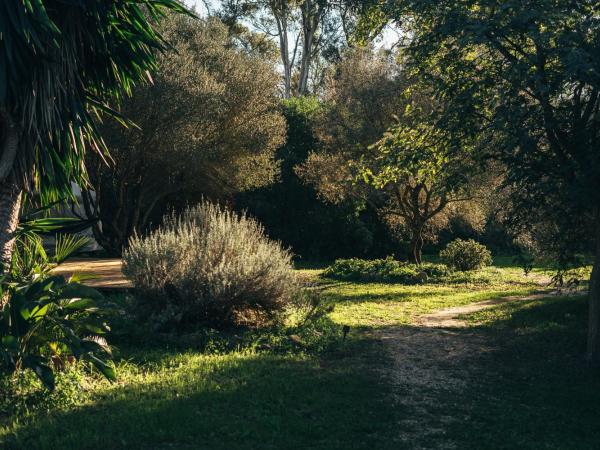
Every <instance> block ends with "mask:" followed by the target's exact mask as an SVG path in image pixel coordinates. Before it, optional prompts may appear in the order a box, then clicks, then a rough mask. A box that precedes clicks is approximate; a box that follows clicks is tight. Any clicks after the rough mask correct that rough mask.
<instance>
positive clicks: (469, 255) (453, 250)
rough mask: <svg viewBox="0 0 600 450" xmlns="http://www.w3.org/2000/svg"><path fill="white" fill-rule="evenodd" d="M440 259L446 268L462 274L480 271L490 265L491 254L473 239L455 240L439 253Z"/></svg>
mask: <svg viewBox="0 0 600 450" xmlns="http://www.w3.org/2000/svg"><path fill="white" fill-rule="evenodd" d="M440 258H441V260H442V261H443V262H444V263H445V264H447V265H448V267H450V268H452V269H455V270H461V271H463V272H465V271H467V270H476V269H481V268H482V267H485V266H489V265H490V264H491V263H492V253H491V252H490V251H489V250H488V249H487V248H486V247H485V245H482V244H480V243H479V242H477V241H474V240H473V239H468V240H466V241H463V240H462V239H455V240H454V241H452V242H450V243H449V244H448V245H447V246H446V248H445V249H443V250H442V251H441V252H440Z"/></svg>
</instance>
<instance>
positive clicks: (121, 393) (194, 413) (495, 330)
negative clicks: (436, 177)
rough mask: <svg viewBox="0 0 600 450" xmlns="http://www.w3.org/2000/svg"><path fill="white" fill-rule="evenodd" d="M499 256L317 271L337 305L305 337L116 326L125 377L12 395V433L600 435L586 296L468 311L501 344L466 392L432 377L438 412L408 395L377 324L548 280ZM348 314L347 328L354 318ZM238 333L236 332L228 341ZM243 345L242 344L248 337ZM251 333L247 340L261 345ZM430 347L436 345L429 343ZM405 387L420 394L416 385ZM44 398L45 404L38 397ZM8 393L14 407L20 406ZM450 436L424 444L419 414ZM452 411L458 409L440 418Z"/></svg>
mask: <svg viewBox="0 0 600 450" xmlns="http://www.w3.org/2000/svg"><path fill="white" fill-rule="evenodd" d="M506 266H508V267H503V268H494V267H492V268H488V269H485V270H483V271H482V272H480V273H479V274H478V275H477V276H475V277H470V278H469V279H456V280H453V281H452V282H448V283H446V284H426V285H420V286H400V285H389V284H388V285H386V284H366V283H365V284H358V283H346V282H344V283H340V282H331V281H324V282H321V281H318V280H319V279H318V276H319V269H314V268H313V269H304V270H302V271H301V272H302V276H303V277H305V278H308V279H313V280H317V281H318V282H319V285H318V287H317V288H316V289H321V290H322V291H323V295H324V296H325V299H326V301H327V302H330V303H332V304H334V305H335V309H334V311H333V312H332V313H330V314H329V316H328V317H326V318H324V319H323V321H322V323H321V324H320V327H321V328H320V329H315V328H311V329H310V330H307V331H306V332H305V334H303V335H302V338H303V339H304V340H305V341H306V343H307V344H306V346H305V348H296V349H295V348H293V347H292V346H290V345H287V344H286V345H280V344H281V342H284V341H285V339H286V338H285V336H283V337H282V336H275V337H270V338H269V337H267V338H265V339H264V341H261V342H263V343H264V342H266V343H267V344H269V345H255V344H252V343H251V342H252V340H244V338H243V337H241V338H240V337H235V338H236V339H238V338H239V341H236V340H235V339H233V344H230V345H224V346H223V345H214V346H210V345H206V342H203V344H202V345H196V344H195V343H194V340H193V339H192V340H190V341H180V342H177V341H174V342H172V341H169V340H168V339H162V338H158V337H153V336H145V338H143V339H139V338H136V339H132V340H128V339H127V338H126V336H127V334H124V335H118V333H117V337H116V342H115V343H116V345H117V350H118V351H117V365H118V373H119V381H118V382H117V383H115V384H112V385H111V384H109V383H108V382H106V381H103V380H100V379H99V378H95V377H90V376H85V377H82V376H81V372H80V371H77V370H73V371H72V372H70V373H66V374H63V375H62V376H61V381H60V385H61V387H62V390H61V391H59V392H57V393H55V394H52V395H51V396H47V395H46V398H44V396H43V395H40V394H39V393H35V394H34V391H33V389H32V385H33V384H34V383H33V382H30V383H21V384H20V387H19V389H21V391H22V394H23V395H22V396H21V400H20V403H19V404H18V405H17V406H11V403H10V402H9V401H6V399H5V401H4V402H3V401H2V399H0V444H3V446H4V447H5V448H19V449H20V448H27V449H97V448H98V449H100V448H102V449H106V448H109V449H118V448H127V449H129V448H132V449H188V448H189V449H349V448H352V449H398V448H414V447H415V446H416V444H418V445H419V446H420V447H421V448H446V447H447V446H448V443H450V444H451V446H453V447H454V448H461V449H462V448H473V449H482V448H560V449H563V448H564V449H577V448H582V449H584V448H586V449H587V448H599V446H600V444H599V443H600V422H599V421H598V418H599V417H600V407H599V406H598V405H599V404H600V374H598V373H597V372H594V371H591V370H589V369H587V368H585V366H584V364H583V362H582V360H581V355H582V354H583V349H584V343H585V312H586V304H585V299H584V298H567V297H562V298H557V297H553V298H551V299H549V300H536V301H526V302H521V303H518V304H507V305H502V306H499V307H496V308H493V309H491V310H488V311H485V312H479V313H476V314H473V315H471V316H469V317H467V319H468V322H469V324H470V326H469V327H468V328H466V329H464V330H458V331H456V333H459V334H461V333H462V334H464V336H465V339H468V338H469V337H470V336H474V335H476V336H480V337H481V338H484V339H486V340H488V341H489V342H492V343H494V349H493V351H491V352H482V353H481V355H479V354H477V355H475V358H474V359H473V361H472V362H471V364H472V367H471V366H469V370H472V371H473V374H474V375H476V376H473V377H472V378H469V382H468V383H466V384H465V385H464V386H463V387H461V389H458V390H456V389H454V390H449V391H444V390H441V391H440V390H439V389H437V388H433V387H432V388H431V392H429V393H428V394H430V395H431V396H432V398H434V399H435V402H433V403H432V404H431V406H430V410H429V411H427V414H423V411H418V410H417V409H416V408H413V407H411V406H410V402H409V403H402V402H400V403H399V402H398V401H397V400H398V399H397V395H398V393H394V386H393V383H391V382H390V380H389V377H388V376H387V375H386V373H389V371H390V370H392V369H391V368H392V362H391V360H390V358H389V357H388V354H387V352H385V351H384V348H383V345H384V344H383V343H382V342H381V341H380V340H379V339H377V331H378V330H386V329H393V328H394V327H406V328H410V327H412V326H413V325H411V322H412V321H413V319H414V318H415V317H416V316H417V315H419V314H422V313H427V312H430V311H433V310H436V309H440V308H446V307H450V306H457V305H463V304H467V303H472V302H475V301H480V300H484V299H488V298H493V297H496V296H499V295H514V294H526V293H530V292H533V291H536V290H539V289H540V286H539V284H538V283H539V281H540V280H541V279H542V277H543V276H545V275H544V273H543V272H542V271H536V272H535V273H534V275H532V276H530V277H528V278H525V277H523V276H522V273H521V271H520V270H519V269H517V268H514V267H511V266H510V264H506ZM342 325H350V326H351V330H350V334H349V335H348V338H347V339H346V340H343V339H342V334H341V326H342ZM229 340H230V341H231V337H230V339H229ZM236 342H238V343H237V344H236ZM249 342H250V343H249ZM423 357H427V355H423ZM405 395H410V393H406V394H405ZM34 397H35V400H36V404H38V405H41V406H38V407H35V408H34V407H32V406H31V405H32V404H33V400H34ZM7 405H8V406H7ZM413 417H414V418H415V419H416V420H418V421H419V426H420V427H424V428H432V429H434V428H435V429H438V428H440V427H441V428H443V431H444V432H443V433H442V434H439V433H437V434H436V433H434V434H428V435H424V437H423V438H422V440H421V441H419V442H416V443H414V444H415V445H412V444H411V445H407V444H406V442H405V440H404V439H403V432H404V429H403V425H402V424H403V423H405V422H407V420H408V419H410V418H413ZM445 417H453V418H458V420H450V421H442V420H441V418H445Z"/></svg>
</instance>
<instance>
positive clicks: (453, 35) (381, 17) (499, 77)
mask: <svg viewBox="0 0 600 450" xmlns="http://www.w3.org/2000/svg"><path fill="white" fill-rule="evenodd" d="M365 4H366V5H368V6H366V9H365V16H364V23H365V26H363V28H364V29H369V28H370V29H371V30H379V29H380V28H381V25H382V23H385V22H386V20H393V21H396V22H397V23H402V26H403V28H404V30H403V31H404V33H403V34H404V35H405V36H407V39H406V43H405V55H406V67H407V70H409V71H410V72H411V74H412V75H413V76H414V77H417V78H418V79H420V80H422V81H424V82H425V83H427V85H428V86H429V87H430V88H431V90H432V92H433V93H434V95H435V97H436V98H438V99H441V100H443V101H444V102H445V105H446V107H445V112H444V114H442V115H439V116H436V117H435V120H436V122H437V124H438V126H439V127H441V128H442V129H444V130H446V131H448V132H450V133H451V134H452V135H453V136H465V135H466V136H469V135H470V136H473V137H474V138H475V139H476V140H477V141H478V142H479V146H478V148H477V154H478V155H479V156H480V157H481V160H489V159H494V160H496V161H498V162H499V163H500V164H502V165H503V166H504V167H505V172H506V174H505V176H504V180H503V186H504V187H505V188H506V190H507V192H508V193H509V198H510V202H509V203H507V206H508V208H507V210H508V213H507V215H506V217H507V219H508V222H509V223H510V224H511V225H512V227H513V229H514V230H515V231H516V232H517V233H521V234H523V235H526V236H527V235H530V237H531V238H532V239H533V240H534V241H536V243H537V244H538V246H539V248H540V249H541V250H542V251H543V252H545V253H546V254H551V255H554V257H555V258H557V259H558V260H559V263H561V264H563V265H568V263H570V262H572V260H573V258H574V256H575V255H576V254H577V253H578V252H585V253H593V254H595V258H596V265H597V269H596V270H595V271H593V272H592V277H591V280H590V281H591V282H590V298H591V302H590V326H589V333H590V334H589V347H588V359H590V361H592V362H594V363H597V364H600V266H598V264H599V262H600V206H599V205H600V152H598V142H599V141H600V126H599V125H598V124H599V121H598V117H599V114H600V59H598V57H597V55H598V53H599V52H600V18H599V16H598V3H597V1H595V0H583V1H578V2H571V1H566V0H565V1H556V0H532V1H528V2H523V1H520V0H507V1H502V2H498V1H497V0H475V1H472V2H456V1H453V0H442V1H438V0H424V1H418V2H416V1H413V0H400V1H396V2H388V3H385V4H384V3H377V2H365ZM377 10H378V11H379V14H376V13H374V11H377ZM369 25H371V26H369Z"/></svg>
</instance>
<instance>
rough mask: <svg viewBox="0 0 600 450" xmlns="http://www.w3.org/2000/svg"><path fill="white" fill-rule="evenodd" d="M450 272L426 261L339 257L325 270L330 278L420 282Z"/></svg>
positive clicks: (440, 265)
mask: <svg viewBox="0 0 600 450" xmlns="http://www.w3.org/2000/svg"><path fill="white" fill-rule="evenodd" d="M447 274H448V268H447V267H446V266H444V265H443V264H432V263H424V264H421V265H419V266H417V265H415V264H408V263H404V262H400V261H397V260H395V259H394V258H392V257H387V258H386V259H373V260H366V259H358V258H352V259H338V260H337V261H335V262H334V263H333V264H332V265H331V266H329V267H328V268H327V269H325V271H324V272H323V275H324V276H326V277H328V278H333V279H336V280H344V281H362V282H379V283H402V284H419V283H424V282H426V281H431V280H432V279H433V280H435V279H439V278H440V277H442V276H444V275H447Z"/></svg>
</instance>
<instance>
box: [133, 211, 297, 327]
mask: <svg viewBox="0 0 600 450" xmlns="http://www.w3.org/2000/svg"><path fill="white" fill-rule="evenodd" d="M123 272H124V274H125V275H126V276H127V277H128V278H129V279H131V281H132V282H133V284H134V286H135V288H136V289H137V291H138V297H139V298H140V302H139V305H138V307H139V308H140V311H139V313H140V314H141V315H142V316H145V317H146V318H148V319H150V320H151V321H152V322H153V323H154V325H157V326H161V327H165V326H167V327H169V326H170V327H176V326H179V325H180V324H182V325H185V324H187V325H195V324H206V325H210V326H214V327H225V326H232V325H233V326H236V325H244V326H264V325H272V324H274V323H277V322H279V321H280V320H281V319H282V317H283V315H284V312H285V310H286V308H287V307H288V306H289V304H290V303H291V302H292V301H293V300H294V298H295V297H296V296H297V294H298V292H299V289H300V287H299V284H298V281H297V279H296V276H295V274H294V272H293V266H292V255H291V253H290V252H289V251H288V250H285V249H283V248H282V247H281V245H280V244H279V243H278V242H275V241H272V240H270V239H269V238H267V237H266V235H265V233H264V229H263V227H262V226H261V225H260V224H259V223H258V222H256V221H255V220H254V219H252V218H250V217H248V216H246V215H245V214H237V213H235V212H232V211H230V210H229V209H227V208H225V207H222V206H219V205H215V204H213V203H210V202H208V201H202V202H201V203H200V204H199V205H197V206H195V207H191V208H188V209H187V210H185V211H184V212H183V213H182V214H181V215H180V216H175V215H173V214H171V215H168V216H166V217H165V218H164V223H163V225H162V226H161V227H160V228H159V229H157V230H156V231H154V232H153V233H151V234H150V235H148V236H146V237H134V238H132V239H131V240H130V243H129V247H128V249H127V250H126V251H125V252H124V255H123Z"/></svg>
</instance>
